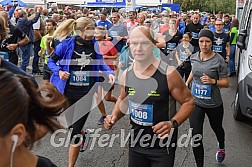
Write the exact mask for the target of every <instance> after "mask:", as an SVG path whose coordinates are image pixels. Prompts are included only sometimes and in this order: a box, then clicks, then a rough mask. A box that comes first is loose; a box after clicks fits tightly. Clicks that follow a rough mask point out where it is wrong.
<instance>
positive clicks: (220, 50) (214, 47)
mask: <svg viewBox="0 0 252 167" xmlns="http://www.w3.org/2000/svg"><path fill="white" fill-rule="evenodd" d="M222 48H223V47H222V45H220V46H218V45H213V51H214V52H222Z"/></svg>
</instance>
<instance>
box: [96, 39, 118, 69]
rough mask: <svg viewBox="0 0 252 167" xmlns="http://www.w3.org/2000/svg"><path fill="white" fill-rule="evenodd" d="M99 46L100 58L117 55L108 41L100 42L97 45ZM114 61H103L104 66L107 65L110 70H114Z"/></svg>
mask: <svg viewBox="0 0 252 167" xmlns="http://www.w3.org/2000/svg"><path fill="white" fill-rule="evenodd" d="M99 44H100V45H99V46H100V53H101V55H102V56H114V55H116V54H117V50H116V48H115V46H114V44H113V43H112V42H110V41H106V40H105V41H102V42H101V43H99ZM114 60H115V59H104V62H105V64H107V65H108V66H109V67H110V68H111V69H112V70H114V69H115V65H114Z"/></svg>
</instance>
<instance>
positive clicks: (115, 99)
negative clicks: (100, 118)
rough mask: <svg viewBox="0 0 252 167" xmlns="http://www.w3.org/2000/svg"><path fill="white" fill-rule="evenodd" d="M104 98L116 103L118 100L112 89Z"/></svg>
mask: <svg viewBox="0 0 252 167" xmlns="http://www.w3.org/2000/svg"><path fill="white" fill-rule="evenodd" d="M104 98H105V100H106V101H110V102H114V103H116V101H117V98H116V97H115V96H113V95H112V91H109V92H107V93H106V95H105V97H104Z"/></svg>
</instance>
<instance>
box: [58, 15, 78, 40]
mask: <svg viewBox="0 0 252 167" xmlns="http://www.w3.org/2000/svg"><path fill="white" fill-rule="evenodd" d="M75 24H76V21H75V20H74V19H67V20H65V21H64V22H63V23H61V24H60V25H59V27H58V28H57V29H56V30H55V31H54V33H53V36H54V37H56V38H57V39H59V40H61V39H62V38H64V37H66V36H67V35H68V34H70V32H73V31H74V27H75Z"/></svg>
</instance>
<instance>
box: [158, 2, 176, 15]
mask: <svg viewBox="0 0 252 167" xmlns="http://www.w3.org/2000/svg"><path fill="white" fill-rule="evenodd" d="M163 10H171V11H175V12H176V13H179V11H180V4H168V3H163V4H162V11H163Z"/></svg>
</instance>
